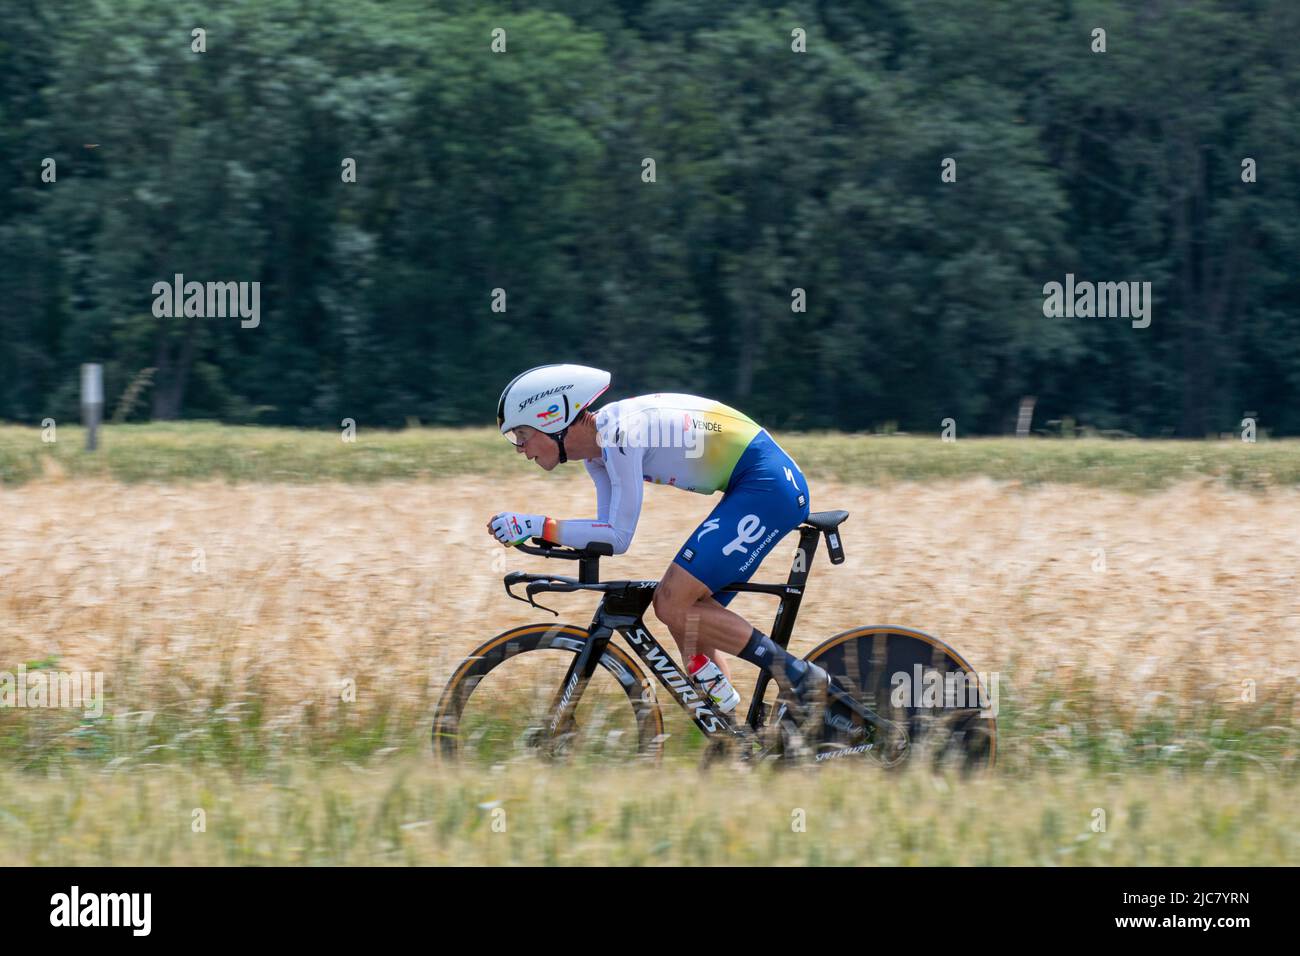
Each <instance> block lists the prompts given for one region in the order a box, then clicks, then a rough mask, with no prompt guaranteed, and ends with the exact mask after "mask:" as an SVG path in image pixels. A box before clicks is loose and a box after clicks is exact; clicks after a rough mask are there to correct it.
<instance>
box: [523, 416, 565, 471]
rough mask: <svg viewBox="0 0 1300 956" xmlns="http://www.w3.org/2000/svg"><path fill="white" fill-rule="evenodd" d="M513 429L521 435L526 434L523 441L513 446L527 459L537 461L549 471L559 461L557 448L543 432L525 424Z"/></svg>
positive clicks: (540, 466) (539, 465)
mask: <svg viewBox="0 0 1300 956" xmlns="http://www.w3.org/2000/svg"><path fill="white" fill-rule="evenodd" d="M515 431H516V432H518V433H520V434H521V436H522V435H527V437H526V438H525V439H524V441H523V443H522V444H519V445H516V446H515V447H516V448H517V449H518V450H519V452H520V454H522V455H525V456H527V458H528V460H529V461H535V462H537V465H538V467H539V468H542V469H543V470H545V471H551V470H552V469H553V468H554V467H555V466H556V465H558V464H559V463H560V450H559V448H557V447H556V445H555V442H554V441H552V440H551V439H550V437H549V436H547V435H546V434H545V433H544V432H539V431H538V430H537V429H535V428H529V427H528V426H527V425H521V426H520V427H519V428H517V429H516V430H515Z"/></svg>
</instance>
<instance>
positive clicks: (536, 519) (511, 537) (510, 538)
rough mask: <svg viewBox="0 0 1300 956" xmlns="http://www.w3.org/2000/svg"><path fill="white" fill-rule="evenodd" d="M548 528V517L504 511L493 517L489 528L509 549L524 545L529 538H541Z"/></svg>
mask: <svg viewBox="0 0 1300 956" xmlns="http://www.w3.org/2000/svg"><path fill="white" fill-rule="evenodd" d="M545 526H546V515H521V514H518V513H517V512H514V511H502V512H501V513H500V514H496V515H493V516H492V521H491V522H489V525H488V527H489V528H490V529H491V531H492V535H493V536H494V537H495V538H496V539H497V540H498V541H500V542H501V543H502V544H504V545H505V546H506V547H507V548H513V547H514V546H515V545H517V544H522V543H523V542H525V541H527V540H528V539H529V538H540V537H541V536H542V531H543V530H544V528H545Z"/></svg>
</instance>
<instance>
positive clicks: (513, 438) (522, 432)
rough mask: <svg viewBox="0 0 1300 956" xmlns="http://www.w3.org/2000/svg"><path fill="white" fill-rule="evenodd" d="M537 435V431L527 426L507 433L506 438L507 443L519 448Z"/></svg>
mask: <svg viewBox="0 0 1300 956" xmlns="http://www.w3.org/2000/svg"><path fill="white" fill-rule="evenodd" d="M536 434H537V429H535V428H529V427H528V426H527V425H520V426H519V427H517V428H512V429H510V430H509V431H508V432H506V433H505V436H506V441H508V442H510V444H512V445H514V446H515V447H516V448H518V447H519V446H520V445H522V444H523V443H524V442H526V441H528V439H530V438H532V437H533V436H534V435H536Z"/></svg>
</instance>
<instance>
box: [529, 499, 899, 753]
mask: <svg viewBox="0 0 1300 956" xmlns="http://www.w3.org/2000/svg"><path fill="white" fill-rule="evenodd" d="M799 532H800V533H799V547H798V550H797V551H796V552H795V559H794V563H793V564H792V565H791V568H790V575H789V577H788V578H787V580H786V582H785V584H750V583H747V582H736V583H733V584H729V585H728V586H727V587H726V588H724V590H726V591H750V592H757V593H761V594H771V595H775V596H776V597H778V598H779V599H780V603H779V605H778V606H777V610H776V617H775V619H774V620H773V622H772V633H771V637H772V640H773V641H775V642H776V643H777V644H778V645H779V646H780V647H781V648H783V649H784V648H785V647H786V646H787V645H788V644H789V642H790V637H791V634H792V633H793V631H794V622H795V619H796V618H797V617H798V614H799V605H800V603H801V601H802V600H803V592H804V588H805V586H806V585H807V582H808V573H809V569H810V568H811V567H812V560H813V557H814V555H815V554H816V553H817V539H818V538H819V537H820V536H821V535H822V534H823V533H825V534H827V537H828V542H829V544H828V546H829V547H830V549H831V555H832V561H833V562H835V563H839V562H840V561H843V559H844V558H843V551H842V550H841V548H840V545H839V539H838V536H837V535H836V534H835V532H834V531H821V530H818V529H817V528H814V527H811V526H808V525H801V526H800V528H799ZM837 558H838V560H837ZM589 561H591V562H592V563H590V564H589V563H588V562H589ZM594 561H595V559H593V558H587V559H584V560H583V563H582V567H581V576H580V580H579V581H577V582H573V581H572V579H559V580H561V581H562V582H564V583H562V584H561V585H559V586H556V587H552V586H545V585H544V582H545V581H546V580H548V579H550V580H556V578H555V577H554V576H550V575H526V574H522V573H516V574H512V575H508V576H507V579H506V582H507V592H509V587H510V585H511V584H512V583H518V582H520V581H524V580H531V581H533V582H535V583H537V584H540V585H543V586H540V587H537V588H536V591H549V590H561V591H568V590H600V591H604V597H603V598H602V599H601V602H600V604H599V605H598V606H597V608H596V612H595V614H594V615H593V617H592V621H591V626H590V627H589V628H588V630H589V633H590V639H589V640H588V641H587V643H586V645H585V646H584V647H583V649H582V651H581V652H579V654H578V655H577V656H576V658H575V659H574V661H573V662H572V663H571V664H570V665H569V669H568V672H567V673H566V674H565V677H564V681H563V682H562V684H561V686H560V690H559V691H558V692H557V694H556V696H555V699H554V701H553V704H552V717H551V722H550V732H551V735H552V739H554V737H555V736H556V735H557V734H559V733H561V732H563V731H564V730H565V729H566V728H567V727H568V726H570V724H571V723H572V722H573V716H574V714H575V713H576V711H577V707H578V704H579V702H580V701H581V699H582V694H583V691H584V690H585V689H586V686H587V682H588V681H589V680H590V679H591V677H592V675H593V674H594V673H595V670H596V667H597V664H598V662H599V661H600V659H601V656H602V655H603V654H604V653H605V649H606V647H607V646H608V645H609V642H610V640H612V639H613V636H614V632H616V631H617V632H618V633H620V634H622V635H623V637H624V638H625V639H626V640H627V642H628V644H629V645H631V647H632V649H633V650H634V651H635V652H636V654H637V656H638V657H640V658H641V660H642V661H643V662H644V663H645V665H646V667H647V668H648V669H649V670H650V673H652V674H653V675H654V676H655V677H656V678H657V679H658V680H659V683H661V684H663V686H664V687H665V688H666V689H667V690H668V693H669V694H670V695H671V696H672V698H673V700H675V701H676V702H677V705H678V706H679V707H681V708H682V709H683V710H685V711H686V712H687V713H688V714H689V715H690V716H691V719H692V720H693V721H694V722H695V725H696V726H697V727H699V728H700V731H701V732H702V733H703V734H704V735H705V737H706V738H708V739H709V740H710V741H714V742H718V741H722V742H734V741H753V740H755V739H756V735H757V733H758V731H759V729H760V728H761V727H762V726H763V724H764V722H765V720H766V717H767V708H766V706H765V705H764V703H763V696H764V694H765V693H766V691H767V685H768V681H770V680H771V679H772V678H771V675H770V674H769V673H768V672H767V671H761V672H760V673H759V677H758V682H757V683H756V684H755V687H754V696H753V699H752V700H751V701H750V705H749V713H748V714H747V715H746V718H745V722H744V723H743V724H737V723H736V722H735V721H733V720H732V719H731V717H730V716H728V715H727V714H725V713H722V712H721V711H717V710H715V709H714V708H713V706H712V702H711V701H710V700H709V698H708V696H707V694H706V693H705V692H704V690H703V688H701V687H700V686H699V685H698V684H696V683H695V681H694V680H692V679H691V678H690V677H689V676H688V675H686V674H685V673H683V671H682V670H680V669H679V668H678V666H677V664H676V662H675V660H674V659H673V657H672V655H671V654H669V653H668V651H666V650H665V649H664V648H663V646H662V645H661V644H660V643H659V642H658V641H657V640H656V639H655V637H654V635H652V634H651V633H650V631H649V629H648V628H647V627H646V626H645V621H644V619H643V618H644V614H645V611H646V609H647V608H648V607H649V606H650V602H651V601H652V600H653V598H654V592H655V588H657V587H658V586H659V582H658V581H611V582H606V583H603V584H602V583H598V582H596V581H595V580H593V579H595V578H596V577H597V570H596V565H595V563H594ZM528 593H529V597H530V599H531V597H532V594H533V593H535V591H534V588H533V587H530V588H529V591H528ZM511 596H512V597H515V595H514V594H511ZM518 599H519V600H523V598H518ZM533 603H535V602H533ZM537 606H538V607H541V606H542V605H537ZM831 695H832V697H833V698H834V699H836V700H838V701H840V702H842V703H844V704H845V705H846V706H848V707H849V708H851V709H852V710H853V711H855V712H856V713H858V714H859V716H861V717H862V718H863V720H864V721H868V722H870V723H873V724H876V725H878V726H879V725H882V724H892V722H891V721H888V720H886V719H885V718H882V717H880V716H878V715H876V714H874V713H872V712H871V711H870V710H868V709H866V708H865V707H863V706H862V705H861V704H859V703H858V702H857V701H855V700H854V699H853V698H852V697H851V696H849V695H847V694H844V693H842V692H841V691H839V690H837V689H835V688H832V690H831Z"/></svg>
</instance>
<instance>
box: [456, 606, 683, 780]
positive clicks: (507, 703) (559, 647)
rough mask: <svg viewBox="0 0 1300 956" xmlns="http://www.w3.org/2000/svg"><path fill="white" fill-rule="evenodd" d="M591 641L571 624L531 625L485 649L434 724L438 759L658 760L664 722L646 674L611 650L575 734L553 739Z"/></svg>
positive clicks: (467, 663)
mask: <svg viewBox="0 0 1300 956" xmlns="http://www.w3.org/2000/svg"><path fill="white" fill-rule="evenodd" d="M589 640H590V635H589V634H588V632H587V631H586V630H585V629H583V628H580V627H575V626H573V625H571V624H531V625H526V626H524V627H518V628H514V629H513V630H509V631H506V632H505V633H503V634H499V635H497V636H496V637H494V638H492V640H490V641H488V642H487V643H485V644H483V645H482V646H481V647H479V648H478V649H477V650H475V651H474V652H473V653H472V654H471V655H470V656H469V657H467V658H466V659H465V660H464V661H463V662H462V663H461V665H460V666H459V667H458V668H456V671H455V673H453V674H452V676H451V679H450V680H449V681H448V682H447V687H446V689H445V690H444V691H443V693H442V699H441V700H440V701H439V702H438V710H437V713H436V714H435V716H434V722H433V748H434V751H435V752H436V753H438V754H439V755H440V756H441V757H442V758H443V759H448V760H450V759H456V758H458V757H460V758H470V757H472V758H474V759H476V760H481V761H484V762H488V763H500V762H504V761H507V760H512V759H519V758H526V757H536V758H541V759H551V758H554V757H557V756H561V757H565V758H567V759H573V758H575V757H576V758H596V759H601V760H620V759H630V758H635V757H643V758H644V757H647V756H649V757H651V758H652V759H657V758H658V756H659V753H660V749H661V744H662V742H663V714H662V712H661V711H660V710H659V705H658V703H657V702H656V700H655V697H654V691H653V689H652V688H651V686H650V683H649V681H647V680H646V678H645V676H644V674H643V673H642V671H641V668H640V667H638V666H637V663H636V661H634V660H633V659H632V658H631V657H630V656H629V655H628V653H627V652H626V651H624V650H623V649H622V648H620V647H619V646H618V645H616V644H614V643H612V642H611V643H609V644H608V645H607V646H606V648H605V652H604V654H602V655H601V658H600V662H599V666H598V667H597V668H596V671H595V673H594V674H592V677H591V680H590V681H588V683H587V686H586V688H585V689H584V690H583V693H582V698H581V700H580V701H579V704H578V708H577V711H576V714H575V716H574V722H573V725H571V726H569V727H567V728H563V731H562V732H561V733H560V734H552V732H551V728H550V722H551V718H552V717H553V715H554V705H555V701H556V697H557V695H558V693H559V691H560V688H561V687H562V685H563V683H564V678H565V675H566V674H567V673H568V669H569V666H570V665H571V664H572V663H573V659H574V657H575V656H576V655H577V654H578V653H580V652H581V651H582V649H583V648H584V647H585V646H586V644H587V641H589Z"/></svg>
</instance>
